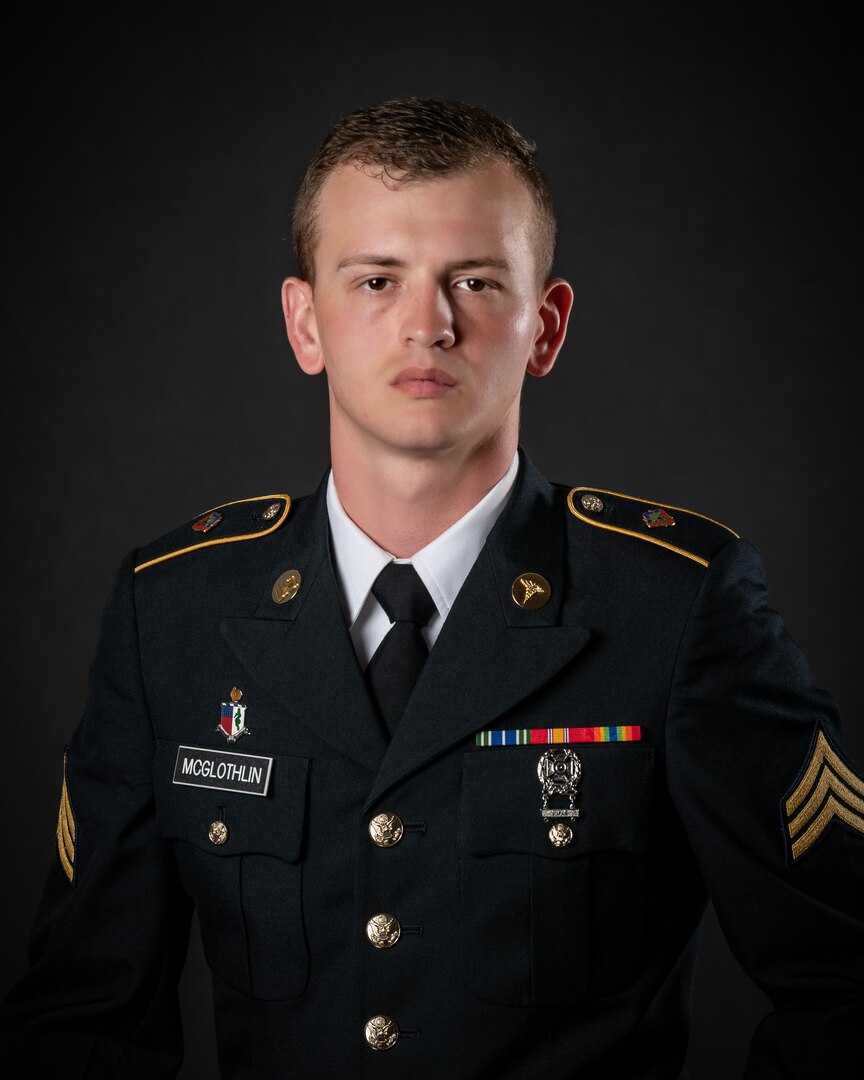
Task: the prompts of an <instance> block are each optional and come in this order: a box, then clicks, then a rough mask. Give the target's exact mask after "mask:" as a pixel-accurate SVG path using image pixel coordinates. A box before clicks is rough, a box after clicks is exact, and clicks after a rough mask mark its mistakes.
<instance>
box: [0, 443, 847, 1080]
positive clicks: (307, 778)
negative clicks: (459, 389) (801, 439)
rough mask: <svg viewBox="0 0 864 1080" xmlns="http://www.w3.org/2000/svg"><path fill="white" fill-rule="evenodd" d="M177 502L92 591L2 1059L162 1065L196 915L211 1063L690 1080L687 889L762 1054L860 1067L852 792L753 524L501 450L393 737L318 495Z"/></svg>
mask: <svg viewBox="0 0 864 1080" xmlns="http://www.w3.org/2000/svg"><path fill="white" fill-rule="evenodd" d="M643 515H644V516H643ZM216 519H219V520H216ZM652 519H653V523H652ZM667 519H668V520H667ZM196 525H197V526H198V528H197V530H196V529H190V525H189V524H188V523H187V524H186V525H184V526H183V527H181V528H180V529H179V530H177V531H176V532H174V533H172V534H170V535H169V536H167V537H165V538H163V539H161V540H159V541H157V542H156V543H154V544H152V545H150V546H149V547H147V548H145V549H143V550H141V551H139V552H137V553H136V554H135V555H134V556H133V557H132V558H130V559H129V560H128V561H127V562H126V563H125V564H124V566H123V567H122V569H121V570H120V573H119V575H118V577H117V580H116V584H115V587H114V590H113V594H112V597H111V599H110V602H109V604H108V607H107V611H106V614H105V621H104V628H103V632H102V637H101V643H100V645H99V650H98V654H97V656H96V659H95V661H94V665H93V668H92V677H91V688H90V692H89V697H88V701H87V704H86V711H85V715H84V718H83V721H82V723H81V725H80V726H79V728H78V729H77V731H76V733H75V735H74V738H73V739H72V741H71V745H70V747H68V749H67V752H66V757H65V779H64V784H63V793H62V801H61V809H60V816H59V822H58V860H57V865H56V868H55V870H54V871H53V873H52V875H51V878H50V880H49V882H48V884H47V888H46V892H45V896H44V901H43V904H42V907H41V909H40V913H39V915H38V917H37V922H36V926H35V929H34V934H33V940H32V948H31V953H32V968H31V970H30V972H29V974H28V975H27V976H25V978H24V979H23V980H22V981H21V982H20V983H19V984H18V986H17V987H16V988H15V989H14V990H13V992H12V994H11V995H10V996H9V998H8V999H7V1001H6V1003H5V1006H4V1010H3V1011H4V1033H5V1034H4V1042H5V1055H6V1056H5V1061H6V1062H7V1064H8V1063H12V1069H13V1075H16V1076H17V1075H21V1076H28V1077H30V1076H32V1077H43V1076H47V1077H52V1078H53V1077H63V1078H64V1080H73V1078H85V1077H86V1078H88V1080H89V1078H103V1077H123V1078H127V1077H134V1078H138V1077H140V1078H147V1080H156V1078H161V1077H170V1076H173V1075H174V1074H175V1072H176V1070H177V1068H178V1065H179V1062H180V1059H181V1052H182V1051H181V1033H180V1023H179V1015H178V1007H177V1002H176V994H175V984H176V980H177V976H178V972H179V970H180V968H181V965H182V962H183V957H184V952H185V945H186V935H187V931H188V924H189V919H190V913H191V911H192V908H193V905H194V906H195V907H197V910H198V915H199V919H200V925H201V932H202V937H203V943H204V949H205V953H206V956H207V959H208V962H209V965H210V967H211V969H212V978H213V987H214V996H215V1008H216V1030H217V1035H218V1041H219V1058H220V1063H221V1069H222V1073H223V1076H225V1077H228V1078H231V1080H274V1078H286V1080H287V1078H298V1080H313V1078H315V1080H318V1078H320V1080H330V1078H334V1077H340V1076H350V1077H362V1078H366V1077H369V1078H373V1080H376V1078H379V1077H380V1078H382V1080H384V1078H387V1080H389V1078H405V1080H408V1078H411V1080H425V1078H433V1077H434V1078H436V1080H439V1078H440V1077H442V1076H451V1077H455V1078H460V1080H461V1078H466V1080H474V1078H481V1080H482V1078H494V1080H533V1078H543V1080H564V1078H573V1080H577V1078H578V1080H595V1078H601V1077H602V1078H603V1080H610V1078H611V1080H624V1078H631V1077H632V1078H637V1077H638V1078H644V1080H647V1078H656V1080H659V1078H674V1077H679V1076H683V1075H684V1072H683V1069H684V1065H683V1062H684V1057H685V1050H686V1039H687V1022H688V1009H689V994H690V986H691V980H692V975H693V969H694V964H695V960H696V953H697V946H698V940H699V928H700V922H701V919H702V916H703V912H704V910H705V906H706V900H707V897H708V896H709V895H710V897H711V899H712V900H713V902H714V904H715V905H716V910H717V912H718V915H719V919H720V921H721V923H722V926H723V928H724V930H725V933H726V934H727V936H728V940H729V942H730V945H731V948H732V950H733V951H734V953H735V955H736V956H737V958H738V959H739V961H740V962H741V964H742V965H743V966H744V968H745V969H746V970H747V972H748V973H749V974H750V976H751V977H752V978H753V979H754V980H755V981H756V983H757V984H758V985H759V986H760V987H761V988H762V989H763V990H764V991H765V992H766V993H767V994H768V995H769V996H770V997H771V998H772V1000H773V1002H774V1005H775V1008H776V1011H775V1012H773V1013H772V1014H771V1015H770V1016H769V1017H767V1018H766V1019H765V1020H764V1021H763V1022H762V1023H761V1024H760V1026H759V1028H758V1030H757V1031H756V1034H755V1037H754V1040H753V1045H752V1049H751V1054H750V1059H749V1064H748V1072H747V1075H748V1076H749V1077H758V1078H759V1080H763V1078H764V1080H768V1078H772V1080H773V1078H777V1080H779V1078H780V1077H784V1078H788V1077H796V1078H804V1077H806V1078H808V1080H813V1078H816V1077H819V1078H820V1080H828V1078H835V1080H836V1078H842V1080H851V1078H852V1077H855V1076H860V1075H862V1074H861V1072H859V1071H858V1070H859V1069H860V1068H861V1064H862V1061H864V1058H862V1054H861V1042H862V1040H861V1034H860V1032H861V1030H862V1020H864V1008H862V995H864V989H862V984H864V918H862V879H864V873H862V868H864V784H862V781H861V779H860V774H858V773H856V771H855V768H854V766H853V765H852V763H851V762H849V760H848V759H847V758H845V757H844V755H843V752H842V749H841V747H840V744H839V741H838V719H837V715H836V710H835V707H834V705H833V703H832V701H831V699H830V698H829V697H828V696H827V695H826V694H825V693H823V692H822V691H820V690H818V689H816V688H814V687H813V685H812V684H811V680H810V676H809V673H808V669H807V666H806V663H805V661H804V659H803V658H802V655H801V653H800V652H799V651H798V649H797V647H796V646H795V645H794V643H793V642H792V641H791V639H790V637H789V636H788V635H787V633H786V631H785V630H784V628H783V626H782V624H781V621H780V619H779V617H778V616H777V614H776V613H775V612H774V611H772V610H771V609H770V608H769V607H768V605H767V603H766V592H765V587H764V585H763V579H762V573H761V569H760V564H759V561H758V558H757V556H756V554H755V553H754V551H753V549H752V548H751V547H750V545H749V544H748V543H747V542H745V541H744V540H742V539H740V538H738V537H737V536H736V535H735V534H734V533H733V532H732V531H731V530H729V529H727V528H725V527H724V526H722V525H719V524H717V523H715V522H713V521H711V520H709V519H706V518H703V517H700V516H698V515H695V514H691V513H688V512H685V511H681V510H678V509H675V508H670V507H668V506H667V507H661V506H657V505H656V504H651V503H643V502H639V501H637V500H633V499H631V498H628V497H625V496H621V495H617V494H613V493H609V492H603V491H599V490H595V489H591V490H583V489H579V488H576V489H572V490H571V489H569V488H567V487H561V486H557V485H552V484H550V483H548V482H547V481H546V480H545V479H544V478H543V477H541V476H540V475H539V473H538V472H537V471H536V470H535V469H534V468H533V467H532V465H531V464H530V462H528V461H527V460H526V459H525V458H524V456H523V458H522V463H521V467H520V475H519V478H518V480H517V482H516V486H515V488H514V491H513V493H512V495H511V497H510V499H509V501H508V503H507V505H506V507H505V509H504V511H503V512H502V514H501V516H500V517H499V519H498V521H497V523H496V525H495V527H494V529H493V531H492V532H491V534H490V535H489V538H488V540H487V543H486V545H485V547H484V549H483V550H482V552H481V554H480V556H479V557H478V559H477V561H476V563H475V565H474V566H473V568H472V569H471V571H470V574H469V576H468V578H467V580H466V582H465V584H464V586H463V588H462V590H461V592H460V594H459V596H458V598H457V600H456V603H455V605H454V607H453V609H452V611H451V612H450V615H449V617H448V619H447V621H446V623H445V624H444V627H443V629H442V632H441V634H440V637H439V638H438V640H437V642H436V644H435V646H434V648H433V650H432V652H431V654H430V657H429V659H428V661H427V663H426V666H425V668H424V669H423V672H422V674H421V676H420V679H419V681H418V683H417V684H416V687H415V690H414V693H413V696H412V698H411V700H410V702H409V704H408V707H407V710H406V712H405V714H404V717H403V718H402V720H401V722H400V724H399V726H398V727H397V729H396V731H395V734H394V735H393V737H392V738H389V737H388V736H387V735H386V734H385V731H384V729H383V727H382V724H381V721H380V719H379V717H378V715H377V714H376V711H375V708H374V706H373V704H372V701H371V699H370V697H369V695H368V692H367V689H366V686H365V684H364V680H363V675H362V672H361V669H360V666H359V664H358V661H357V659H356V656H355V653H354V650H353V648H352V645H351V641H350V637H349V634H348V631H347V627H346V622H345V617H344V615H343V612H342V608H341V605H340V597H339V593H338V589H337V584H336V580H335V577H334V573H333V568H332V566H331V562H330V558H329V551H328V523H327V513H326V506H325V498H324V487H323V486H322V488H321V489H320V490H319V492H318V493H317V494H315V495H312V496H309V497H305V498H301V499H297V500H295V501H294V502H291V500H290V499H288V498H287V497H286V496H268V497H266V498H264V499H261V500H250V501H247V502H242V503H237V504H231V505H227V506H223V507H220V508H218V510H217V511H216V512H214V513H213V514H212V515H209V516H207V515H205V518H204V519H202V520H201V521H198V522H196ZM274 584H275V585H276V588H275V589H274ZM538 590H539V591H538ZM232 691H233V694H232ZM241 695H242V696H241ZM223 717H227V720H225V722H224V723H223ZM229 732H231V738H233V739H234V741H233V742H229V741H228V737H229V736H228V733H229ZM553 751H554V752H555V753H554V755H553V754H552V752H553ZM562 751H568V752H569V753H562ZM239 755H244V756H243V757H240V756H239ZM544 755H552V756H546V757H544ZM574 755H575V757H574ZM544 762H545V766H544ZM556 768H557V769H558V772H559V773H560V774H562V775H564V774H566V775H564V781H566V782H567V783H569V787H566V784H565V787H566V791H565V794H564V795H561V794H560V793H559V794H557V795H556V794H554V793H553V794H552V795H550V794H549V781H550V777H551V778H552V779H553V780H554V778H555V770H556ZM244 770H245V771H244ZM256 770H257V771H256ZM544 776H545V780H544ZM559 778H560V777H559ZM562 782H563V781H562ZM544 783H546V785H547V786H546V792H545V794H546V796H547V800H546V801H547V807H548V808H552V809H554V808H555V807H557V808H558V810H559V811H567V813H565V814H562V815H559V817H557V818H556V817H544V816H543V814H542V809H543V806H544ZM262 789H263V790H266V794H261V791H262ZM562 790H564V789H562ZM577 811H578V816H577ZM556 826H557V830H556V831H555V836H556V837H557V843H553V842H552V841H551V840H550V835H552V833H551V831H550V830H553V829H556ZM568 830H569V832H570V839H569V841H568V838H567V831H568ZM375 916H382V918H379V919H378V920H377V921H374V922H373V925H372V926H371V927H368V929H367V924H368V923H369V922H370V920H374V917H375ZM397 932H398V939H397V940H395V941H394V940H393V939H395V938H396V934H397ZM370 935H371V936H372V937H375V936H376V935H377V944H378V945H381V944H386V945H389V946H390V947H386V948H381V947H375V945H374V944H373V943H372V941H371V940H370ZM373 1045H374V1046H378V1047H381V1048H382V1049H377V1050H376V1049H374V1048H373ZM15 1070H17V1072H16V1071H15ZM6 1075H9V1074H8V1073H7V1074H6Z"/></svg>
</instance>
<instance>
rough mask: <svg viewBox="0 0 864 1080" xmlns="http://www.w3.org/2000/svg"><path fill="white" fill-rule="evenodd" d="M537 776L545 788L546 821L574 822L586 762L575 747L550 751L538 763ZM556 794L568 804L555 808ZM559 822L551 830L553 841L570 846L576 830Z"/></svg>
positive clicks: (559, 844) (544, 806)
mask: <svg viewBox="0 0 864 1080" xmlns="http://www.w3.org/2000/svg"><path fill="white" fill-rule="evenodd" d="M537 779H538V780H539V781H540V786H541V788H542V791H543V809H542V810H541V811H540V813H541V816H542V817H543V820H544V821H549V820H550V819H561V818H569V820H570V822H571V824H572V823H573V822H574V821H575V820H576V819H577V818H578V817H579V809H578V807H577V806H576V795H577V794H578V784H579V781H580V780H581V779H582V762H581V761H580V759H579V755H578V754H576V753H575V752H574V751H573V750H547V751H546V753H545V754H541V755H540V760H539V761H538V762H537ZM555 796H559V797H560V796H566V797H567V806H558V807H553V806H550V805H549V800H550V799H551V798H553V797H555ZM562 824H563V823H562V822H561V821H560V820H559V821H555V824H553V826H552V828H551V829H550V830H549V840H550V842H551V843H552V844H554V845H555V847H567V845H568V844H569V843H570V842H571V841H572V839H573V830H572V829H571V828H570V827H569V826H568V825H563V828H562V827H561V826H562Z"/></svg>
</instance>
